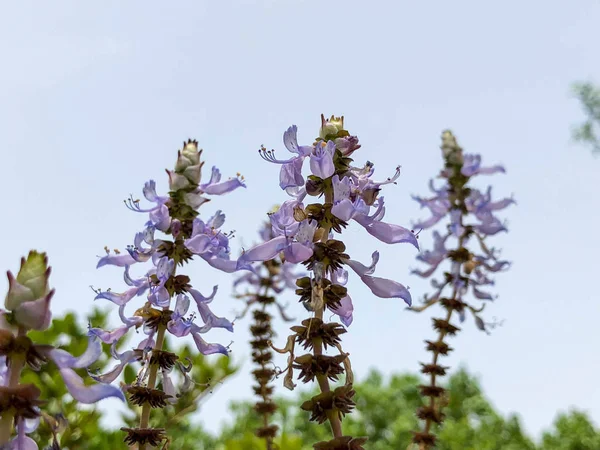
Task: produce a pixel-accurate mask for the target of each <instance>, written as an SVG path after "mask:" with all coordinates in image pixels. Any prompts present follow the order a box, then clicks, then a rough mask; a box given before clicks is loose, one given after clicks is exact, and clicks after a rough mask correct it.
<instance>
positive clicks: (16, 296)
mask: <svg viewBox="0 0 600 450" xmlns="http://www.w3.org/2000/svg"><path fill="white" fill-rule="evenodd" d="M50 272H51V269H50V267H48V258H47V256H46V254H45V253H38V252H37V251H35V250H32V251H30V252H29V255H28V256H27V259H25V258H21V268H20V269H19V273H18V274H17V277H16V278H15V277H14V275H13V274H12V272H10V271H9V272H7V276H8V293H7V294H6V299H5V301H4V306H5V307H6V309H8V310H11V311H14V310H15V309H16V308H17V307H19V305H22V304H23V303H26V302H32V301H35V300H39V299H41V298H44V297H46V296H47V295H48V294H49V292H50V289H49V287H48V277H49V276H50Z"/></svg>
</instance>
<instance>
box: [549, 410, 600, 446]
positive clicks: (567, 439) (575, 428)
mask: <svg viewBox="0 0 600 450" xmlns="http://www.w3.org/2000/svg"><path fill="white" fill-rule="evenodd" d="M540 448H541V449H543V450H591V449H600V433H598V430H597V429H595V427H594V425H593V424H592V423H591V421H590V419H589V418H588V417H587V415H586V414H585V413H583V412H581V411H571V412H569V414H561V415H560V416H558V418H557V419H556V421H555V422H554V429H553V430H551V431H548V432H546V433H544V435H543V437H542V445H541V447H540Z"/></svg>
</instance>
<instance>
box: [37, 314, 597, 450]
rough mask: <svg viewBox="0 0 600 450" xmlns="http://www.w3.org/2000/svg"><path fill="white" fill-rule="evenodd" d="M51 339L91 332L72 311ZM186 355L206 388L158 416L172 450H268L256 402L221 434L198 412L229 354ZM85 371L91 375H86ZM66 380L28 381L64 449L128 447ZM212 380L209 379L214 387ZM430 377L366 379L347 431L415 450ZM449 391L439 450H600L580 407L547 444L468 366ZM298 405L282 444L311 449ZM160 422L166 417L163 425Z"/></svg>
mask: <svg viewBox="0 0 600 450" xmlns="http://www.w3.org/2000/svg"><path fill="white" fill-rule="evenodd" d="M89 318H90V320H91V321H92V323H93V324H94V325H98V326H102V325H104V324H105V323H106V321H107V317H106V314H105V313H104V312H102V311H100V310H97V309H96V310H94V311H93V312H92V314H91V315H90V317H89ZM35 339H40V340H45V341H46V342H60V343H61V344H62V345H61V347H62V348H64V349H66V350H67V351H69V352H71V353H73V354H75V355H77V354H81V353H82V352H83V351H84V350H85V347H86V345H87V330H85V329H84V328H83V327H81V325H80V324H79V321H78V320H77V318H76V316H74V315H73V314H72V313H69V314H66V315H65V316H64V317H60V318H56V319H54V321H53V323H52V327H51V328H50V329H49V330H47V331H45V332H43V333H40V335H39V336H35ZM108 350H109V349H108V347H107V348H105V351H106V353H105V355H104V356H103V357H102V358H101V359H100V360H99V361H98V363H97V364H96V368H98V369H100V370H106V369H107V368H108V367H110V366H112V364H113V362H112V361H111V360H110V359H109V356H108ZM181 352H182V353H183V354H184V357H185V356H187V357H189V358H191V361H192V363H193V369H192V372H191V373H190V374H191V376H192V379H194V380H195V381H197V382H198V384H195V385H194V386H193V389H192V390H190V391H189V392H187V393H185V394H183V395H181V396H180V397H179V398H178V399H177V401H176V402H175V403H174V404H173V405H171V406H170V407H168V408H165V409H163V410H162V411H161V413H160V414H161V416H156V417H155V419H156V420H157V423H158V420H160V422H161V423H164V424H166V425H165V426H166V427H168V428H169V429H170V435H171V436H172V437H173V440H172V441H171V443H170V449H171V450H184V449H185V450H187V449H190V450H264V448H265V443H264V440H263V439H259V438H257V437H256V436H255V435H254V431H253V430H255V429H256V427H258V426H259V425H260V421H261V420H262V419H261V417H260V416H259V415H257V414H256V412H255V411H254V409H253V403H251V402H236V403H233V404H232V406H231V421H230V423H229V424H228V425H226V426H225V427H224V428H223V429H222V430H221V432H220V433H219V434H218V435H216V436H215V435H212V434H209V433H208V432H206V430H204V429H203V427H202V426H200V425H198V424H195V423H194V422H195V420H194V413H195V412H197V411H198V409H199V406H200V405H201V403H200V402H201V401H202V398H203V397H204V396H206V395H210V392H211V391H212V390H213V389H218V388H219V386H220V384H221V382H222V380H223V379H224V378H225V377H227V376H229V375H231V374H232V373H234V372H235V371H236V370H237V368H235V367H232V366H231V365H230V364H231V363H230V361H229V359H228V358H226V357H222V358H221V357H217V358H211V357H208V361H209V362H208V363H207V360H206V358H205V357H202V355H198V354H197V352H196V351H194V350H193V349H192V348H190V347H188V346H185V347H184V348H183V349H182V350H181ZM82 375H84V374H82ZM135 375H136V374H135V372H134V370H133V369H128V370H127V371H126V372H125V374H124V378H125V382H131V381H132V380H133V379H134V377H135ZM59 378H60V376H59V374H58V372H57V370H56V368H55V366H53V365H50V364H49V365H46V366H44V367H43V368H42V370H40V372H37V373H36V372H33V371H31V370H29V371H27V372H26V374H25V382H32V383H35V384H36V385H38V386H40V387H41V389H42V393H43V396H42V397H43V398H45V399H46V400H47V401H48V403H47V405H45V406H44V411H46V412H48V413H49V414H50V415H53V416H58V415H60V414H62V415H63V416H64V417H65V419H66V420H65V421H63V422H64V423H66V424H67V426H66V427H63V428H61V429H60V432H59V434H58V441H59V443H60V445H61V448H62V449H63V450H76V449H77V450H79V449H81V450H104V449H108V448H110V449H116V450H118V449H126V448H127V447H126V446H125V444H124V443H123V433H122V432H121V431H120V430H118V429H116V430H107V429H104V428H102V426H101V425H100V419H101V417H102V414H101V410H99V409H98V408H97V407H96V406H92V407H85V408H82V407H81V406H80V405H78V404H77V403H76V402H74V401H73V400H72V399H71V398H70V397H69V395H68V394H67V391H66V389H65V388H64V386H63V385H62V383H61V382H60V381H59ZM209 380H210V381H209ZM420 382H421V380H420V378H419V377H417V376H414V375H406V374H403V375H392V376H391V377H389V378H388V377H383V376H382V375H381V374H380V373H378V372H377V371H372V372H371V373H370V374H369V375H368V376H367V378H365V379H364V380H363V381H362V382H360V383H357V384H356V385H355V388H356V390H357V393H358V395H357V397H358V404H357V408H358V411H359V413H358V414H353V415H350V416H348V417H347V419H346V420H345V421H344V429H345V430H347V432H348V433H349V434H352V435H356V436H369V437H370V439H369V441H368V443H367V448H368V449H370V450H404V449H407V448H409V444H410V441H411V437H412V435H411V430H413V429H414V428H415V426H416V424H417V421H416V418H415V416H414V411H415V409H416V407H417V406H418V405H419V404H420V402H421V398H420V396H419V392H418V385H419V384H420ZM447 388H448V390H449V393H450V396H449V403H448V406H447V408H446V409H445V412H446V414H447V419H446V421H445V422H444V426H443V428H442V429H441V430H436V432H438V436H439V443H438V449H439V450H600V432H599V430H598V429H597V428H596V427H595V425H594V424H593V423H592V422H591V421H590V419H589V418H588V416H587V415H586V414H585V413H583V412H580V411H571V412H569V413H566V414H564V413H563V414H561V415H559V416H558V418H557V419H556V421H555V422H554V424H553V427H552V429H550V430H549V431H547V432H545V433H544V434H543V436H542V439H541V442H540V444H539V445H536V444H534V442H533V441H532V440H531V439H530V438H529V437H528V436H527V435H526V434H525V433H524V431H523V429H522V426H521V423H520V421H519V419H518V417H516V416H509V417H508V418H504V417H503V416H501V415H500V414H498V413H497V412H496V411H495V409H494V408H493V406H492V405H491V404H490V402H489V400H488V399H486V398H485V396H484V395H483V393H482V391H481V388H480V385H479V382H478V381H477V379H475V378H474V377H473V376H471V375H469V374H468V373H467V372H466V371H465V370H459V371H458V372H456V373H454V375H453V376H451V377H450V379H449V381H448V385H447ZM298 395H299V396H300V397H301V400H306V399H309V398H310V397H311V396H312V394H311V393H310V392H301V393H299V394H298ZM298 404H299V400H298V399H281V398H280V399H278V405H279V409H278V410H277V412H276V413H275V415H274V417H273V423H276V424H277V425H279V427H280V430H281V434H280V436H279V437H278V438H277V440H276V443H277V445H278V446H279V448H280V449H282V450H309V449H310V450H312V443H314V442H318V441H319V440H322V439H324V438H326V437H327V433H326V430H325V429H324V427H322V426H317V425H315V424H313V423H311V422H308V420H307V419H308V418H307V415H306V413H304V412H303V411H299V410H298V408H297V405H298ZM137 413H138V408H136V407H132V408H131V411H130V412H129V414H127V415H126V417H123V425H128V424H129V425H131V424H135V423H136V422H137V418H136V414H137ZM159 417H160V419H159ZM32 437H33V438H34V439H35V440H36V442H38V443H40V448H44V445H47V444H48V445H49V444H50V442H51V441H52V431H51V428H50V426H49V425H48V424H46V423H44V422H42V424H41V425H40V427H39V428H38V430H37V431H36V433H35V434H34V435H33V436H32Z"/></svg>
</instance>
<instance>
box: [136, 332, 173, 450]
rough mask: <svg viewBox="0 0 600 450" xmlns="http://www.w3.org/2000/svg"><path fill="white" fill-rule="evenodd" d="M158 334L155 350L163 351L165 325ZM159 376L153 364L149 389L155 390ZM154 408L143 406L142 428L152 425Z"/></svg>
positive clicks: (142, 446) (141, 446)
mask: <svg viewBox="0 0 600 450" xmlns="http://www.w3.org/2000/svg"><path fill="white" fill-rule="evenodd" d="M157 330H158V331H157V334H156V344H155V345H154V349H153V350H162V348H163V344H164V342H165V331H166V330H167V327H166V326H165V325H163V324H160V325H158V328H157ZM157 376H158V364H152V366H151V367H150V374H149V375H148V385H147V386H148V388H149V389H154V388H155V387H156V378H157ZM151 409H152V408H151V407H150V405H149V404H148V403H144V406H142V415H141V417H140V428H148V424H149V423H150V410H151ZM139 450H146V444H141V445H140V448H139Z"/></svg>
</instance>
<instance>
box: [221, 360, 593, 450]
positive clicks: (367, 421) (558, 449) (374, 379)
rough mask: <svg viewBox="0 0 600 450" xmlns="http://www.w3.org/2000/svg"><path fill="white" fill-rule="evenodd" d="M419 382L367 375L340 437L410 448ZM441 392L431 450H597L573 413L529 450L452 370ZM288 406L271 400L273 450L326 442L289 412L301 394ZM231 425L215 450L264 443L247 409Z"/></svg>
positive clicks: (509, 422)
mask: <svg viewBox="0 0 600 450" xmlns="http://www.w3.org/2000/svg"><path fill="white" fill-rule="evenodd" d="M421 382H422V380H420V379H419V377H417V376H414V375H393V376H392V377H390V378H389V379H388V380H387V381H386V380H385V379H384V377H383V376H382V375H381V374H380V373H378V372H376V371H372V372H371V373H370V374H369V376H368V377H367V378H366V379H365V380H363V382H361V383H358V384H357V385H356V386H355V387H356V391H357V401H358V404H357V408H358V411H359V412H355V413H352V414H350V415H349V416H347V417H346V419H345V420H344V433H345V434H349V435H352V436H369V441H368V442H367V445H366V448H368V449H369V450H405V449H407V448H410V447H409V446H410V442H411V438H412V433H411V431H412V430H415V429H418V426H419V424H418V421H417V419H416V417H415V414H414V412H415V410H416V408H417V407H418V406H419V405H420V404H421V402H422V400H421V398H420V396H419V391H418V385H419V384H421ZM447 388H448V390H449V393H450V399H449V404H448V406H447V408H446V409H445V412H446V421H445V422H444V425H443V427H442V428H441V429H438V430H435V431H436V433H437V434H438V436H439V441H438V446H437V449H438V450H598V449H600V440H599V439H600V432H599V431H598V430H597V429H595V428H594V425H593V424H592V423H591V422H590V420H589V419H588V418H587V416H586V415H585V414H583V413H579V412H573V413H570V414H568V415H562V416H560V417H559V418H558V419H557V421H556V423H555V424H554V429H553V430H552V431H550V432H547V433H546V434H544V436H543V441H542V443H540V444H539V445H536V444H535V443H534V442H533V441H532V440H531V438H530V437H528V436H527V435H526V434H525V432H524V431H523V428H522V426H521V423H520V420H519V418H518V417H517V416H514V415H511V416H509V417H508V418H504V417H502V416H501V415H500V414H498V413H497V412H496V411H495V409H494V408H493V406H492V405H491V404H490V402H489V400H488V399H486V398H485V396H484V395H483V393H482V391H481V388H480V386H479V383H478V381H477V380H476V379H475V378H474V377H472V376H470V375H469V374H468V373H467V372H466V371H464V370H459V371H458V372H456V373H455V374H454V375H453V376H451V377H450V379H449V381H448V384H447ZM299 396H300V397H301V398H300V399H296V400H289V399H279V400H278V405H279V410H278V411H277V412H276V414H275V416H274V418H273V419H274V422H275V423H277V424H278V425H279V426H280V427H281V436H280V437H279V438H278V440H276V443H277V444H278V445H279V446H280V448H281V449H286V450H288V449H289V450H309V449H312V443H314V442H318V441H320V440H323V439H326V438H328V437H329V433H330V432H329V429H328V428H327V427H326V426H323V425H315V424H313V423H310V422H308V420H307V417H306V414H305V413H303V412H297V411H298V407H297V405H299V404H300V402H301V401H303V400H305V399H307V398H309V397H310V396H311V395H310V394H309V393H303V394H300V395H299ZM231 411H232V416H233V422H232V423H231V424H230V425H229V426H227V427H225V428H224V429H223V430H222V433H221V436H220V437H219V438H218V439H217V442H218V443H219V444H218V445H217V446H216V447H215V449H216V450H238V449H239V450H242V449H244V450H246V449H247V450H264V448H265V446H264V442H262V441H261V440H260V439H258V438H256V437H255V436H254V435H253V433H252V430H254V429H255V428H256V427H257V426H259V420H260V419H259V417H258V416H257V415H256V414H255V413H254V412H253V409H252V405H251V404H250V403H235V404H233V405H232V408H231Z"/></svg>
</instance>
